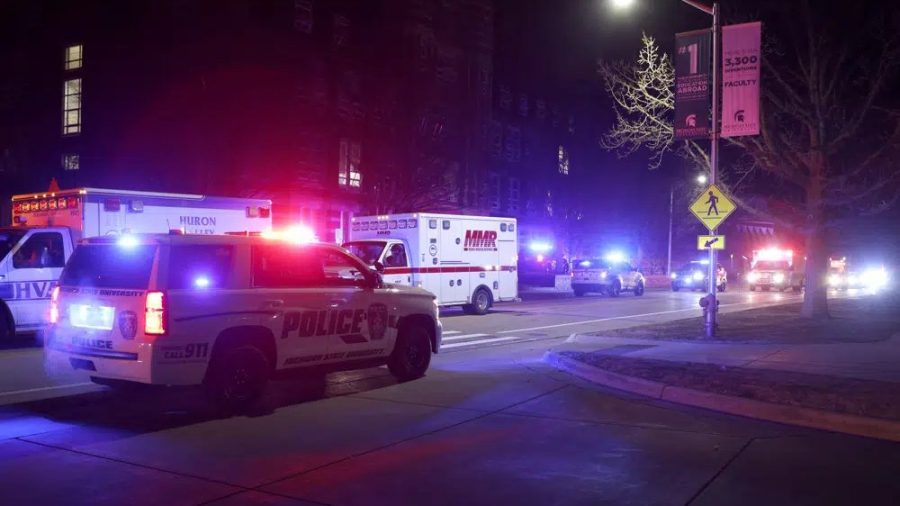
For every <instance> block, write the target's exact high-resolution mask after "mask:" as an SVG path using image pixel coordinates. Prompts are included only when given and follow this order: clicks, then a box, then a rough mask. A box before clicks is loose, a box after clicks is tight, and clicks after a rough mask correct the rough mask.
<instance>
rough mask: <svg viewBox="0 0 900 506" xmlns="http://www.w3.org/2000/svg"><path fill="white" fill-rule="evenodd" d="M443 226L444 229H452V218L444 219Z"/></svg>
mask: <svg viewBox="0 0 900 506" xmlns="http://www.w3.org/2000/svg"><path fill="white" fill-rule="evenodd" d="M441 227H442V228H443V229H444V230H450V220H444V221H443V223H441Z"/></svg>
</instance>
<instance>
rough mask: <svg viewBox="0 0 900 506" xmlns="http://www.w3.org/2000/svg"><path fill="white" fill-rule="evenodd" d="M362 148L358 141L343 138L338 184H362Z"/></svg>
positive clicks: (351, 185) (359, 185)
mask: <svg viewBox="0 0 900 506" xmlns="http://www.w3.org/2000/svg"><path fill="white" fill-rule="evenodd" d="M361 151H362V148H361V147H360V145H359V143H358V142H350V141H348V140H347V139H341V145H340V157H339V159H338V184H339V185H341V186H350V187H352V188H359V187H361V186H362V171H361V169H360V159H361V158H362V156H361Z"/></svg>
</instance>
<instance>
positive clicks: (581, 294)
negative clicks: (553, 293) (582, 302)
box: [572, 288, 587, 297]
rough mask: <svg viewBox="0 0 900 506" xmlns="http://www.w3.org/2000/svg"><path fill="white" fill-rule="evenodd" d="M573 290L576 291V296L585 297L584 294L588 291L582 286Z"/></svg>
mask: <svg viewBox="0 0 900 506" xmlns="http://www.w3.org/2000/svg"><path fill="white" fill-rule="evenodd" d="M572 291H573V292H575V296H576V297H584V294H585V293H587V292H585V291H584V290H582V289H581V288H573V289H572Z"/></svg>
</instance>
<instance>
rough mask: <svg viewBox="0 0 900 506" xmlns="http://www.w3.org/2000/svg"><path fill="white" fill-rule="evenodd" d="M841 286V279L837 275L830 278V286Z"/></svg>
mask: <svg viewBox="0 0 900 506" xmlns="http://www.w3.org/2000/svg"><path fill="white" fill-rule="evenodd" d="M839 284H841V277H840V276H838V275H837V274H832V275H830V276H828V286H838V285H839Z"/></svg>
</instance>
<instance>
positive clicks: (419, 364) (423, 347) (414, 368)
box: [387, 325, 431, 381]
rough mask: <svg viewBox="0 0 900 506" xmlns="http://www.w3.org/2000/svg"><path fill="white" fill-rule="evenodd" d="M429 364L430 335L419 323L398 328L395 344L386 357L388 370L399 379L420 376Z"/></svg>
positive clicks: (405, 379)
mask: <svg viewBox="0 0 900 506" xmlns="http://www.w3.org/2000/svg"><path fill="white" fill-rule="evenodd" d="M429 364H431V337H430V336H429V335H428V331H427V330H426V329H424V328H423V327H421V326H419V325H410V326H408V327H404V328H402V329H401V330H400V335H399V336H397V344H396V345H395V346H394V351H392V352H391V356H390V357H389V358H388V363H387V366H388V370H389V371H391V374H393V375H394V377H395V378H397V379H398V380H399V381H410V380H414V379H416V378H421V377H422V376H424V375H425V371H427V370H428V365H429Z"/></svg>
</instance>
